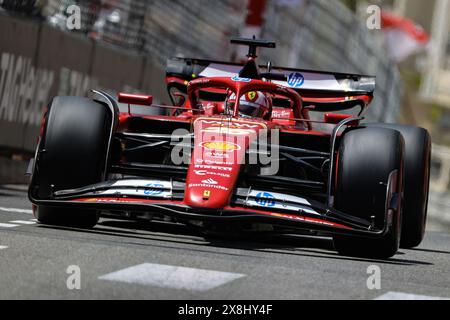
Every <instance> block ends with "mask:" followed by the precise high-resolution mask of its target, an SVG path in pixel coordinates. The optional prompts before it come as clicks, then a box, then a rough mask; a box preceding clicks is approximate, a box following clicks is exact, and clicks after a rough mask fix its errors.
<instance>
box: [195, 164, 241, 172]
mask: <svg viewBox="0 0 450 320" xmlns="http://www.w3.org/2000/svg"><path fill="white" fill-rule="evenodd" d="M195 168H197V169H205V170H218V171H229V172H231V171H233V168H232V167H223V166H210V165H203V164H196V165H195Z"/></svg>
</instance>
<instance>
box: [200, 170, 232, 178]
mask: <svg viewBox="0 0 450 320" xmlns="http://www.w3.org/2000/svg"><path fill="white" fill-rule="evenodd" d="M194 173H195V174H196V175H198V176H218V177H222V178H229V177H231V175H229V174H227V173H222V172H212V171H207V170H194Z"/></svg>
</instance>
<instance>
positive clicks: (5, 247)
mask: <svg viewBox="0 0 450 320" xmlns="http://www.w3.org/2000/svg"><path fill="white" fill-rule="evenodd" d="M4 249H8V246H0V250H4Z"/></svg>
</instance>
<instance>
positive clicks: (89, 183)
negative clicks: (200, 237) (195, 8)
mask: <svg viewBox="0 0 450 320" xmlns="http://www.w3.org/2000/svg"><path fill="white" fill-rule="evenodd" d="M232 42H234V43H237V44H240V45H247V46H249V54H248V57H249V58H248V61H247V62H246V63H245V64H244V65H238V64H231V63H224V62H213V61H205V60H195V59H178V58H177V59H171V60H169V63H168V66H167V79H166V82H167V86H168V90H169V94H170V96H171V98H172V100H173V106H161V105H155V104H153V101H152V96H150V95H134V94H124V93H121V94H119V96H118V99H117V100H116V99H115V98H113V97H111V96H110V95H108V94H106V93H103V92H99V91H95V94H96V98H95V99H87V98H81V97H55V98H54V99H53V101H52V102H51V103H50V105H49V107H48V110H47V112H46V114H45V117H44V119H43V125H42V130H41V136H40V139H39V143H38V146H37V150H36V156H35V159H33V161H32V162H31V163H30V169H29V172H30V173H31V174H32V179H31V184H30V188H29V198H30V200H31V202H32V203H33V207H34V212H35V215H36V217H37V219H38V220H39V221H40V222H41V223H44V224H58V225H68V226H76V227H93V226H94V225H95V224H96V223H97V221H98V216H99V213H106V214H108V215H117V216H123V217H127V218H130V219H148V220H151V219H163V218H164V219H166V220H167V219H168V218H169V219H171V220H172V221H174V222H177V223H183V224H186V225H193V226H196V227H199V228H202V229H203V230H213V231H216V232H217V231H227V230H233V231H235V230H238V231H240V232H251V231H258V230H259V231H261V230H264V231H265V232H271V231H273V232H286V233H294V232H299V233H306V234H313V235H314V234H320V235H329V236H332V237H333V240H334V245H335V248H336V250H337V251H338V252H339V253H341V254H346V255H354V256H367V257H375V258H388V257H391V256H393V255H394V254H395V253H396V252H397V250H398V248H399V246H400V245H401V246H402V247H415V246H417V245H419V244H420V242H421V241H422V239H423V236H424V230H425V222H426V212H427V198H428V185H429V161H430V149H431V143H430V136H429V134H428V132H427V131H426V130H424V129H421V128H417V127H412V126H400V125H391V124H361V120H363V117H362V114H363V111H364V110H365V108H366V107H367V106H368V104H369V103H370V102H371V100H372V97H373V91H374V89H375V79H374V77H368V76H360V75H350V74H337V73H325V72H317V71H309V70H297V69H288V68H277V67H272V66H271V65H270V63H269V64H268V65H267V66H258V65H257V64H256V62H255V59H256V49H257V48H258V47H272V48H273V47H275V44H274V43H272V42H267V41H262V40H247V39H234V40H232ZM120 103H121V104H122V105H125V106H126V107H125V109H124V110H122V111H121V110H120V108H119V106H120ZM130 105H136V106H141V107H140V108H142V109H143V110H144V109H145V112H149V111H152V110H162V112H159V113H157V114H153V115H152V114H150V115H149V114H148V113H147V115H145V112H142V113H139V114H138V112H136V111H133V110H136V107H135V108H134V109H132V107H130ZM349 110H356V115H354V116H353V115H349V114H348V112H345V113H343V112H344V111H349ZM318 115H319V116H320V117H317V116H318Z"/></svg>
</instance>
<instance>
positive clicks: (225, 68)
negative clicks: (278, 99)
mask: <svg viewBox="0 0 450 320" xmlns="http://www.w3.org/2000/svg"><path fill="white" fill-rule="evenodd" d="M243 67H244V66H243V65H242V64H237V63H230V62H221V61H211V60H201V59H189V58H171V59H168V61H167V68H166V77H167V78H166V81H167V85H168V89H169V93H170V89H171V88H173V87H176V88H177V89H178V90H180V91H182V92H185V91H186V86H187V82H188V81H191V80H193V79H196V78H199V77H237V76H239V73H240V71H241V70H242V69H243ZM268 71H269V70H268V67H267V66H259V75H258V76H259V77H260V78H265V79H267V80H271V81H272V82H273V83H276V84H279V85H282V86H286V87H289V88H292V89H294V90H296V91H297V92H298V93H299V94H300V95H301V96H302V98H303V100H304V104H305V105H306V106H308V105H314V106H315V108H316V109H317V110H318V111H335V110H344V109H350V108H353V107H356V106H361V107H362V108H365V107H366V106H367V105H368V104H369V103H370V101H371V100H372V98H373V93H374V91H375V77H373V76H365V75H356V74H344V73H335V72H322V71H314V70H305V69H293V68H283V67H272V68H271V70H270V72H268Z"/></svg>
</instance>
